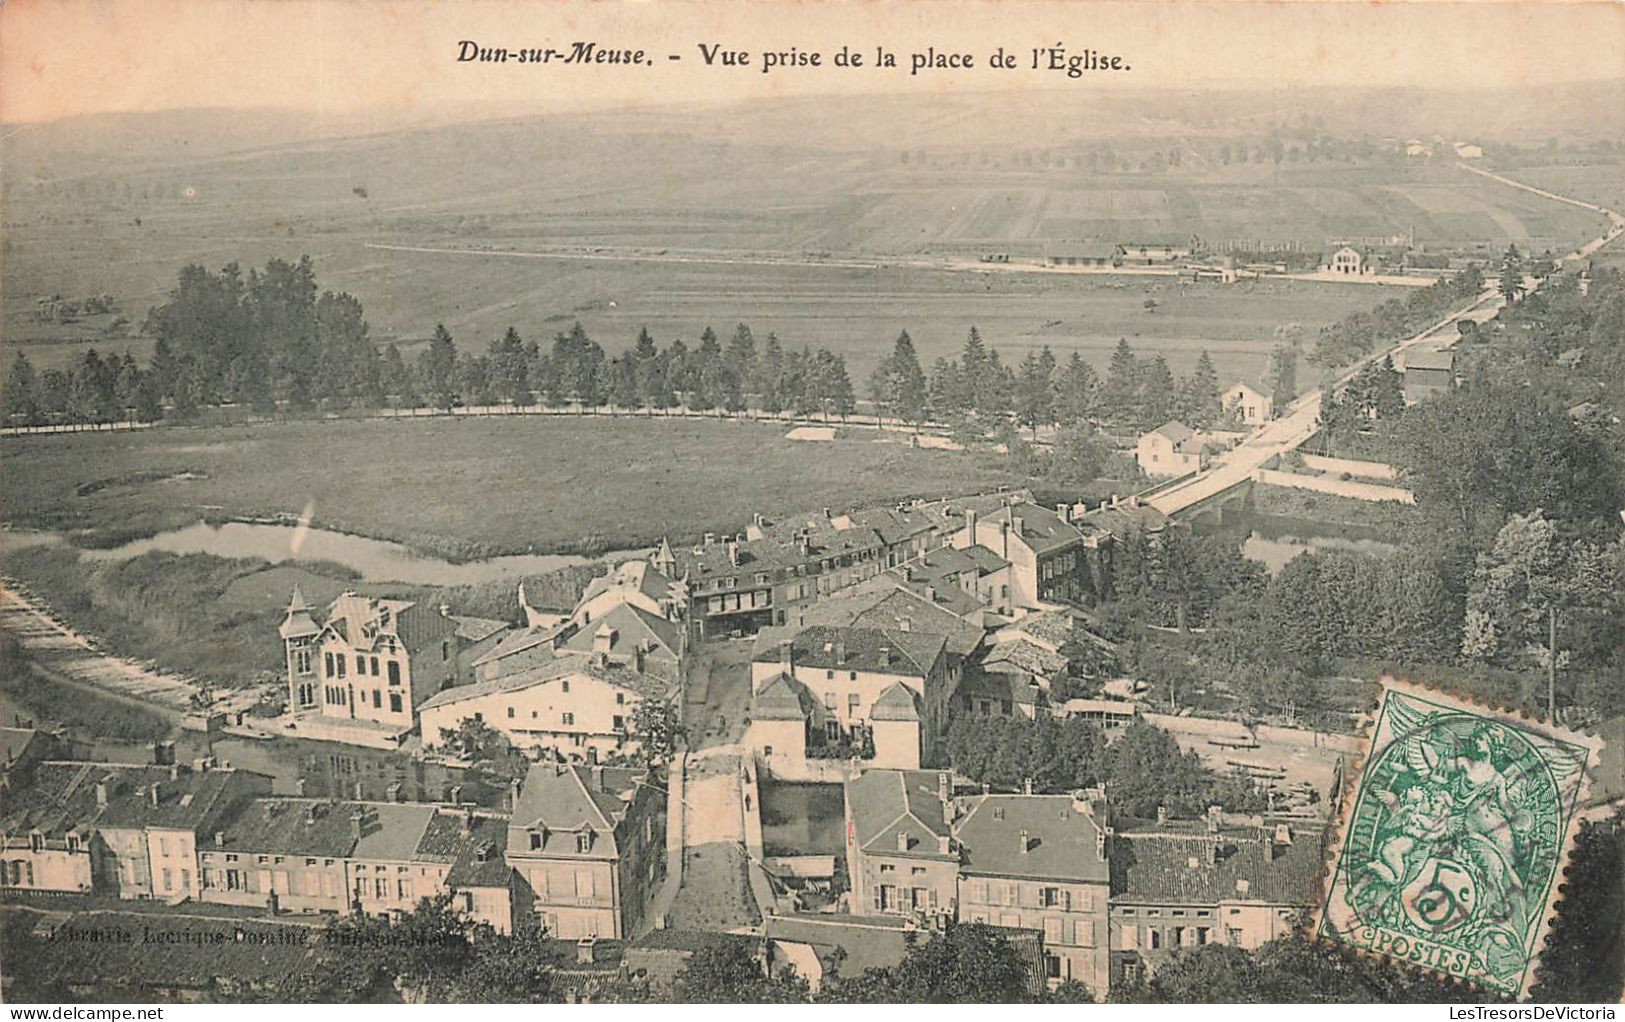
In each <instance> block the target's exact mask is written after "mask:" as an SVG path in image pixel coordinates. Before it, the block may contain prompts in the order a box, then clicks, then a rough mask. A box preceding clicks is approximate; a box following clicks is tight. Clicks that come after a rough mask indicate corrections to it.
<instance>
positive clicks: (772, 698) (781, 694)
mask: <svg viewBox="0 0 1625 1022" xmlns="http://www.w3.org/2000/svg"><path fill="white" fill-rule="evenodd" d="M811 701H812V695H811V693H809V692H807V690H806V688H805V687H804V686H802V685H801V684H799V683H797V682H796V681H794V680H792V679H791V678H790V677H789V676H787V675H783V674H781V675H779V676H778V677H776V678H773V679H772V680H771V681H769V682H768V683H767V684H765V685H763V686H762V687H761V688H760V689H759V690H758V691H757V692H756V694H755V695H753V696H751V699H750V719H751V720H798V721H805V720H806V719H807V717H808V716H809V714H810V713H811V711H812V703H811Z"/></svg>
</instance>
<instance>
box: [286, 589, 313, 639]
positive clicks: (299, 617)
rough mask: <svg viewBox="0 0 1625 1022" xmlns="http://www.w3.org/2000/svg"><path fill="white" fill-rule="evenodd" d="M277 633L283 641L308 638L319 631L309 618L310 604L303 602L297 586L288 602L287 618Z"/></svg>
mask: <svg viewBox="0 0 1625 1022" xmlns="http://www.w3.org/2000/svg"><path fill="white" fill-rule="evenodd" d="M277 631H278V633H279V634H280V635H281V636H282V638H283V639H304V638H309V637H310V636H312V635H316V634H317V633H319V632H320V631H321V629H320V628H318V627H317V625H316V620H315V619H314V618H312V617H311V616H310V604H308V603H306V602H305V594H304V593H302V592H300V591H299V586H298V585H297V584H296V585H295V586H294V587H293V598H292V599H290V600H288V616H287V617H286V618H284V619H283V621H282V627H281V628H279V629H277Z"/></svg>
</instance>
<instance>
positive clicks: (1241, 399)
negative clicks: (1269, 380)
mask: <svg viewBox="0 0 1625 1022" xmlns="http://www.w3.org/2000/svg"><path fill="white" fill-rule="evenodd" d="M1219 407H1221V408H1223V409H1224V412H1225V414H1226V415H1228V416H1231V417H1232V418H1234V419H1235V420H1236V421H1237V422H1239V423H1241V424H1242V425H1245V426H1260V425H1263V424H1264V423H1266V422H1268V421H1269V420H1270V419H1273V418H1274V417H1275V402H1274V400H1273V399H1272V398H1271V397H1270V396H1269V395H1268V394H1265V393H1263V392H1261V391H1259V390H1256V389H1254V388H1252V387H1249V386H1248V385H1247V384H1246V383H1242V382H1237V383H1235V384H1233V385H1231V387H1230V389H1229V390H1227V391H1225V392H1224V393H1223V394H1220V395H1219Z"/></svg>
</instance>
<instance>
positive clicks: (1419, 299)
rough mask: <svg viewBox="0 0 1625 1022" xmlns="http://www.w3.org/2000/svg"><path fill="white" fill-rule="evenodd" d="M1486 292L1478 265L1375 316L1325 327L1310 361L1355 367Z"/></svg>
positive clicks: (1391, 302) (1390, 303)
mask: <svg viewBox="0 0 1625 1022" xmlns="http://www.w3.org/2000/svg"><path fill="white" fill-rule="evenodd" d="M1483 290H1484V271H1483V269H1482V268H1481V267H1480V266H1479V265H1478V264H1477V263H1473V264H1471V265H1468V266H1466V267H1463V268H1462V269H1460V270H1458V271H1456V273H1455V274H1453V275H1452V276H1449V277H1442V278H1440V279H1439V280H1437V281H1435V282H1434V283H1432V284H1430V285H1428V286H1427V287H1417V288H1411V289H1410V291H1409V293H1408V294H1406V296H1405V297H1404V298H1390V299H1388V300H1387V301H1385V302H1383V303H1382V304H1380V305H1378V306H1377V307H1376V308H1375V309H1372V310H1371V311H1370V312H1353V313H1350V314H1349V315H1347V316H1345V317H1343V318H1342V319H1340V320H1338V321H1337V322H1335V323H1331V324H1328V325H1326V326H1323V327H1321V328H1320V334H1319V335H1318V336H1317V337H1316V338H1315V345H1314V350H1313V351H1312V352H1310V353H1309V356H1308V358H1309V361H1311V362H1313V363H1315V364H1316V365H1318V366H1320V367H1321V368H1323V369H1336V368H1338V367H1341V366H1346V365H1350V364H1352V363H1354V362H1357V361H1359V360H1360V359H1362V358H1365V357H1366V356H1367V355H1370V354H1371V353H1372V352H1374V351H1377V350H1378V349H1379V348H1381V347H1382V346H1384V345H1385V344H1390V343H1392V342H1395V341H1399V340H1402V339H1404V338H1406V337H1409V336H1411V335H1412V334H1415V333H1416V332H1417V331H1419V330H1421V329H1422V328H1423V327H1426V326H1427V325H1428V324H1430V323H1432V322H1434V321H1435V320H1437V319H1438V318H1439V317H1440V316H1443V315H1444V314H1445V313H1447V312H1449V311H1450V310H1451V309H1452V308H1453V307H1455V306H1457V305H1460V304H1461V303H1462V302H1465V301H1467V300H1468V299H1470V298H1473V297H1475V296H1477V295H1479V294H1481V293H1482V292H1483Z"/></svg>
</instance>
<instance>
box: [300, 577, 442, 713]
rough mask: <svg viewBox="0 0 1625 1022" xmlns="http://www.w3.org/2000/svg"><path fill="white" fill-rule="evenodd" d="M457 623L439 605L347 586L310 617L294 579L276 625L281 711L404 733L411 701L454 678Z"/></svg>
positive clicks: (412, 709) (412, 706)
mask: <svg viewBox="0 0 1625 1022" xmlns="http://www.w3.org/2000/svg"><path fill="white" fill-rule="evenodd" d="M458 629H459V625H458V622H457V621H455V620H454V619H452V618H451V617H450V616H449V614H448V613H447V612H446V609H445V608H443V607H439V608H437V607H429V606H427V605H425V604H421V603H418V602H416V601H413V600H393V599H376V598H373V597H369V596H361V595H359V594H357V593H352V592H347V593H343V594H341V595H340V596H339V597H338V598H337V599H335V600H334V601H333V602H332V604H330V605H329V606H328V609H327V615H326V620H325V621H323V622H320V623H318V622H317V621H316V619H315V618H314V617H313V616H312V614H311V607H310V605H309V604H308V603H306V602H305V598H304V595H303V594H302V593H300V591H299V589H298V587H295V588H294V591H293V597H292V599H290V600H289V602H288V609H287V612H286V614H285V615H284V618H283V621H282V625H281V627H280V628H279V630H278V633H279V634H280V635H281V637H282V643H283V651H284V654H285V656H286V663H287V672H288V709H289V712H290V713H292V714H294V715H296V716H319V717H322V718H327V719H335V720H343V721H348V722H361V723H363V724H368V725H372V726H374V727H376V728H379V729H382V730H384V731H387V732H391V733H394V734H396V735H404V734H405V733H406V732H408V731H410V730H411V729H412V727H413V725H414V724H415V723H416V716H415V711H416V709H417V707H418V706H419V704H421V703H422V702H423V701H424V700H426V699H428V698H429V697H430V696H431V695H433V694H434V693H436V692H439V691H441V690H442V689H446V688H450V687H452V686H454V685H456V684H458V683H459V682H460V681H461V680H462V677H463V674H462V661H461V657H460V653H461V650H462V645H463V640H462V639H461V638H459V636H458Z"/></svg>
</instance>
